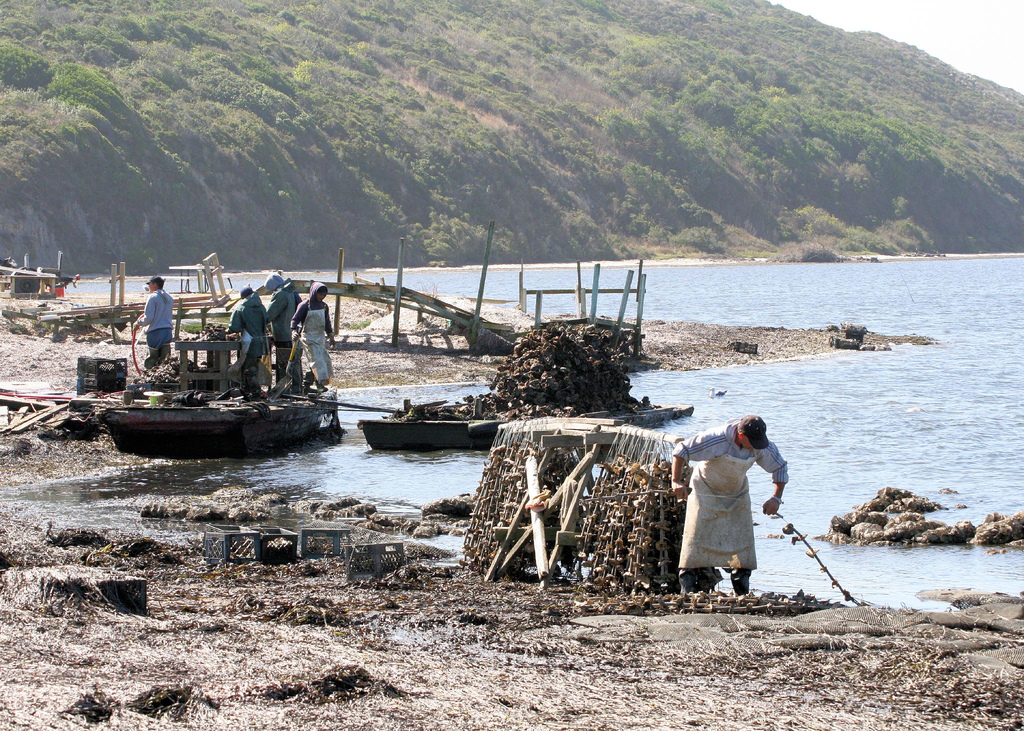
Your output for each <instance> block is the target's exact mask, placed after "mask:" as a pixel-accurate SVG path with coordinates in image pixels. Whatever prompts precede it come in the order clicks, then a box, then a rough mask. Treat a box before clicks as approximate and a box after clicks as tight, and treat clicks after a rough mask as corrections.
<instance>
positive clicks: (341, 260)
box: [334, 249, 345, 335]
mask: <svg viewBox="0 0 1024 731" xmlns="http://www.w3.org/2000/svg"><path fill="white" fill-rule="evenodd" d="M344 272H345V250H344V249H338V284H341V277H342V274H344ZM340 325H341V295H340V294H336V295H334V334H335V335H337V334H338V328H339V327H340Z"/></svg>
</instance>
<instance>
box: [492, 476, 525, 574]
mask: <svg viewBox="0 0 1024 731" xmlns="http://www.w3.org/2000/svg"><path fill="white" fill-rule="evenodd" d="M529 501H530V496H529V495H526V496H524V497H523V500H522V502H520V503H519V507H518V508H517V509H516V512H515V514H514V515H513V516H512V520H511V521H510V522H509V525H508V528H509V530H515V529H516V527H517V526H518V525H519V524H520V523H521V522H522V520H523V516H525V515H526V503H528V502H529ZM511 545H512V539H511V538H508V537H506V538H505V539H504V540H503V541H502V542H501V545H500V546H499V547H498V550H497V551H496V552H495V553H494V559H493V560H492V561H491V566H490V568H489V569H487V573H486V574H485V575H484V581H495V580H496V579H499V578H501V575H502V574H503V573H505V571H504V567H505V566H506V553H507V552H508V549H509V548H510V547H511Z"/></svg>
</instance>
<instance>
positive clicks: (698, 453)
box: [672, 419, 789, 484]
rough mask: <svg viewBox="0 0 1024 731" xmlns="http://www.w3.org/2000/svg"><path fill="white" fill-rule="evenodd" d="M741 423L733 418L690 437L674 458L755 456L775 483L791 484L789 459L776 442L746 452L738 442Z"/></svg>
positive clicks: (692, 459)
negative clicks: (784, 455)
mask: <svg viewBox="0 0 1024 731" xmlns="http://www.w3.org/2000/svg"><path fill="white" fill-rule="evenodd" d="M739 423H740V420H739V419H733V420H732V421H727V422H726V423H724V424H722V425H720V426H716V427H712V428H711V429H708V430H707V431H703V432H701V433H700V434H697V435H696V436H693V437H690V438H689V439H686V440H684V441H682V442H680V443H679V444H677V445H676V448H675V450H674V451H673V452H672V455H673V456H675V457H679V458H681V459H684V460H686V461H687V462H704V461H706V460H709V459H714V458H715V457H721V456H722V455H724V454H727V455H729V456H730V457H738V458H739V459H749V458H750V455H751V454H753V455H754V461H755V462H757V463H758V464H759V465H760V466H761V468H762V469H763V470H764V471H765V472H768V473H770V474H771V476H772V482H776V483H780V484H786V483H787V482H789V470H788V469H787V466H786V460H785V459H783V458H782V454H781V453H780V452H779V448H778V447H776V446H775V443H774V442H772V441H771V440H768V446H767V447H765V448H764V449H753V450H751V449H744V448H743V447H741V446H740V445H738V444H737V443H736V430H737V429H738V428H739Z"/></svg>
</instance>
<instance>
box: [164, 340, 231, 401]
mask: <svg viewBox="0 0 1024 731" xmlns="http://www.w3.org/2000/svg"><path fill="white" fill-rule="evenodd" d="M174 347H175V349H176V350H177V351H178V356H179V357H180V358H181V374H180V376H179V385H178V387H179V388H180V389H181V390H182V391H190V390H192V388H194V386H193V385H192V384H193V383H194V382H195V381H216V382H217V383H218V386H217V389H216V390H218V391H227V390H228V389H229V388H231V379H230V378H229V377H228V368H230V367H231V363H232V358H231V354H232V353H235V360H237V359H238V355H237V354H238V351H239V349H240V348H241V347H242V344H241V343H240V342H238V341H237V340H233V341H227V342H225V341H211V342H207V341H192V342H185V343H181V342H178V343H175V344H174ZM190 353H191V354H192V362H193V363H195V366H196V368H197V369H198V368H199V354H200V353H205V354H206V363H207V369H206V370H205V371H202V372H200V373H195V372H189V370H188V364H189V354H190Z"/></svg>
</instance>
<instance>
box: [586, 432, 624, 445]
mask: <svg viewBox="0 0 1024 731" xmlns="http://www.w3.org/2000/svg"><path fill="white" fill-rule="evenodd" d="M617 436H618V434H617V433H616V432H613V431H596V432H592V433H590V434H587V435H585V436H584V437H583V441H584V442H585V443H586V445H587V446H588V447H590V446H593V445H594V444H612V443H613V442H614V441H615V437H617Z"/></svg>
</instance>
